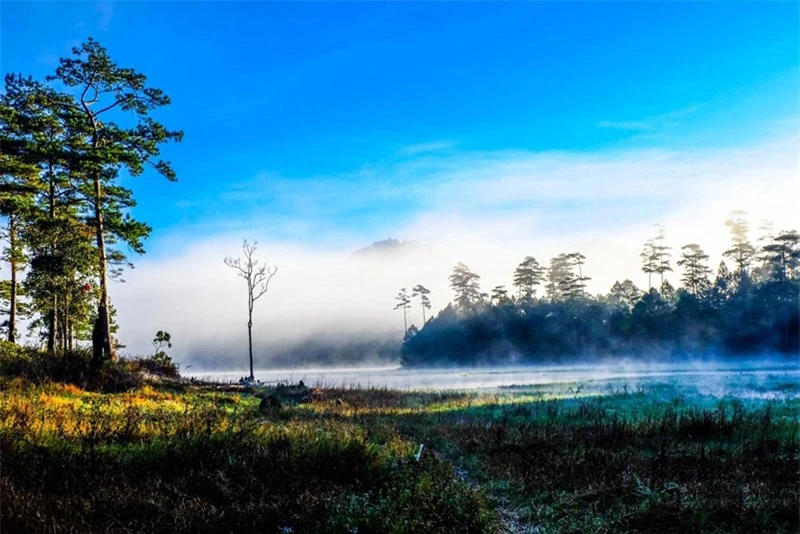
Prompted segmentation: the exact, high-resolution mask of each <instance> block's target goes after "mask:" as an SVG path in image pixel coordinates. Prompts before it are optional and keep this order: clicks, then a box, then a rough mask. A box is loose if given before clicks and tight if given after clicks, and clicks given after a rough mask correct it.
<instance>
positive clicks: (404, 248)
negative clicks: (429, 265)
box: [350, 239, 429, 258]
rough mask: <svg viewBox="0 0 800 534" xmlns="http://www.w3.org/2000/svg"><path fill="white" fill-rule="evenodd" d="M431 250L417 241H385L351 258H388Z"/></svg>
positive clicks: (354, 253)
mask: <svg viewBox="0 0 800 534" xmlns="http://www.w3.org/2000/svg"><path fill="white" fill-rule="evenodd" d="M427 250H429V249H428V247H426V246H424V245H421V244H420V243H417V242H416V241H410V240H403V241H400V240H398V239H383V240H381V241H376V242H374V243H373V244H371V245H369V246H368V247H364V248H361V249H358V250H356V251H355V252H353V253H352V254H351V255H350V257H351V258H388V257H397V256H404V255H406V254H416V253H419V252H424V251H427Z"/></svg>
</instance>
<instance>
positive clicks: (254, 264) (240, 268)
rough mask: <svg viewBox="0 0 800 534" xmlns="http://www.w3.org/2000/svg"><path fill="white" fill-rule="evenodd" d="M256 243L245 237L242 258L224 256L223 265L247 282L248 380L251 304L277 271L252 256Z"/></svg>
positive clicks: (251, 335) (267, 287) (251, 337)
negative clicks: (251, 242)
mask: <svg viewBox="0 0 800 534" xmlns="http://www.w3.org/2000/svg"><path fill="white" fill-rule="evenodd" d="M256 245H258V242H256V241H254V242H253V244H250V243H248V241H247V240H246V239H245V240H244V242H243V244H242V251H243V252H244V258H231V257H227V258H225V260H224V261H225V265H227V266H228V267H231V268H233V269H236V271H237V275H238V276H239V277H241V278H244V280H245V281H246V282H247V342H248V349H249V353H250V380H254V379H255V376H253V306H254V305H255V302H256V301H257V300H258V299H260V298H261V297H262V296H264V294H266V292H267V289H269V282H270V280H272V277H273V276H275V274H276V273H277V272H278V267H276V266H268V265H267V264H261V263H260V262H259V261H258V260H256V259H255V258H254V255H255V252H256Z"/></svg>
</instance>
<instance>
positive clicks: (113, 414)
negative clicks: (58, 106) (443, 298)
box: [0, 378, 800, 533]
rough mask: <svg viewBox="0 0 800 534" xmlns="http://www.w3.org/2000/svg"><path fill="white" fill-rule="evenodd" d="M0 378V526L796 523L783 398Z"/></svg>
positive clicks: (670, 389)
mask: <svg viewBox="0 0 800 534" xmlns="http://www.w3.org/2000/svg"><path fill="white" fill-rule="evenodd" d="M0 384H1V385H2V391H0V454H2V478H0V506H1V507H2V509H0V512H2V513H0V530H2V531H3V532H45V531H47V532H108V531H113V532H242V531H256V532H359V533H365V532H398V533H399V532H500V531H513V532H524V531H529V532H654V533H655V532H709V533H712V532H771V533H780V532H787V533H788V532H797V531H798V528H799V527H800V525H799V524H798V505H797V503H798V502H800V479H799V478H798V476H797V475H798V473H797V471H798V469H797V468H798V461H800V447H798V440H799V439H800V427H799V425H800V423H798V414H800V400H798V399H797V398H796V397H789V396H786V397H783V398H780V399H777V400H772V401H761V400H753V401H748V402H743V401H741V400H738V399H735V398H723V399H719V398H715V397H702V396H690V397H687V396H685V395H683V393H682V390H681V389H680V388H678V387H676V386H657V387H652V388H649V389H648V388H646V387H636V388H618V389H614V390H608V391H605V392H599V391H597V390H596V388H595V389H592V388H590V387H587V388H582V387H579V386H574V385H572V386H570V385H567V386H560V387H555V386H542V387H526V388H506V389H501V390H496V391H493V392H487V393H482V394H479V393H474V392H473V393H460V392H399V391H392V390H386V389H314V390H311V391H309V392H308V393H309V394H306V392H305V391H302V390H299V389H298V390H295V389H288V390H287V389H285V388H284V389H280V390H277V389H276V390H268V391H263V390H260V391H259V392H256V391H254V390H252V389H250V390H248V389H237V388H214V387H210V386H193V385H187V384H183V383H177V382H168V381H166V382H159V383H152V384H149V385H138V386H136V387H133V388H132V389H129V390H128V391H124V392H117V393H109V392H104V390H103V388H97V390H96V391H87V390H84V389H82V388H80V387H77V386H75V385H69V384H64V383H53V382H48V381H46V380H45V381H38V382H32V381H31V380H29V379H27V378H16V379H9V378H5V379H0ZM783 389H785V388H783ZM257 393H258V395H257ZM264 396H269V397H273V398H275V399H278V402H272V403H262V402H261V398H263V397H264ZM420 443H424V444H425V449H424V452H423V454H422V457H421V460H420V461H416V460H415V459H414V455H415V453H416V452H417V450H418V447H419V444H420ZM526 529H527V530H526Z"/></svg>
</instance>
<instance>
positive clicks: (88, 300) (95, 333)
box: [0, 39, 183, 363]
mask: <svg viewBox="0 0 800 534" xmlns="http://www.w3.org/2000/svg"><path fill="white" fill-rule="evenodd" d="M72 52H73V54H72V56H71V57H67V58H62V59H61V60H60V62H59V65H58V67H57V68H56V69H55V71H54V72H53V74H52V75H50V76H47V77H46V79H45V80H43V81H39V80H34V79H33V78H31V77H25V76H23V75H21V74H7V75H6V76H5V87H4V92H3V94H2V96H1V97H0V143H1V144H2V152H0V216H2V217H3V219H4V221H5V225H4V228H3V236H2V237H3V238H4V241H5V243H6V246H5V248H4V249H3V251H2V260H3V261H4V262H5V264H6V265H7V267H8V271H9V272H10V279H6V280H3V281H2V285H0V306H1V307H2V313H3V320H2V331H3V332H2V333H3V336H4V337H5V339H7V340H8V341H10V342H11V343H18V342H19V340H20V338H21V337H22V336H21V335H20V332H19V325H20V324H21V319H23V318H24V319H26V323H27V324H28V328H29V330H30V332H29V334H30V335H32V336H33V338H34V339H35V340H37V341H38V342H39V343H40V344H41V345H42V347H43V348H45V349H46V350H47V351H48V352H50V353H62V352H65V351H68V350H71V349H72V348H73V347H74V346H75V345H76V344H77V343H78V342H79V341H83V340H91V342H92V347H93V361H94V362H95V363H100V362H102V361H103V360H105V359H109V358H111V357H112V356H113V355H114V353H115V351H116V349H117V344H116V343H115V342H114V338H113V333H114V331H115V324H114V308H113V306H112V305H111V300H110V296H109V291H108V282H109V279H119V278H120V276H121V273H122V268H123V267H124V266H127V265H130V262H129V260H128V258H127V253H129V252H134V253H142V252H143V251H144V249H143V240H144V239H145V238H146V237H147V236H148V235H149V233H150V228H149V227H148V226H147V225H146V224H144V223H143V222H141V221H138V220H135V219H134V218H133V217H132V216H131V215H130V213H129V209H130V208H131V207H133V206H135V204H136V202H135V200H134V198H133V194H132V192H131V190H130V189H128V188H127V187H125V186H124V185H123V184H124V180H125V178H127V177H130V176H138V175H140V174H142V173H143V172H145V170H147V169H150V170H152V171H155V173H156V174H160V175H162V176H164V177H165V178H167V179H168V180H175V178H176V176H175V172H174V170H173V169H172V167H171V165H170V163H169V162H167V161H164V160H162V159H161V158H160V147H161V145H162V144H163V143H165V142H168V141H180V140H181V138H182V135H183V134H182V132H180V131H172V130H169V129H167V128H166V127H165V126H163V125H162V124H161V123H159V122H158V121H156V120H155V119H154V118H153V117H152V112H153V111H155V110H157V109H158V108H161V107H163V106H166V105H168V104H169V103H170V100H169V98H168V97H167V95H165V94H164V93H163V92H162V91H161V90H160V89H156V88H153V87H150V86H149V85H148V84H147V80H146V78H145V76H144V75H143V74H140V73H138V72H136V71H135V70H133V69H131V68H124V67H120V66H118V65H117V64H116V63H114V62H113V61H112V60H111V58H110V57H109V55H108V53H107V51H106V50H105V49H104V48H103V47H102V46H101V45H100V44H99V43H97V42H96V41H94V40H92V39H89V40H88V41H86V42H85V43H83V44H82V45H81V46H79V47H76V48H74V49H73V51H72Z"/></svg>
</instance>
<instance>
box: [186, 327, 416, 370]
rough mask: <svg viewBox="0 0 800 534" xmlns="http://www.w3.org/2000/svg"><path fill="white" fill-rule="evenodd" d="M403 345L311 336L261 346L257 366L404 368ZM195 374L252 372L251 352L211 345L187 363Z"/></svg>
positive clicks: (387, 337)
mask: <svg viewBox="0 0 800 534" xmlns="http://www.w3.org/2000/svg"><path fill="white" fill-rule="evenodd" d="M400 346H401V345H400V341H399V340H398V339H396V338H395V337H393V336H390V335H385V336H380V335H375V334H372V335H371V336H369V337H367V336H363V335H362V336H353V337H331V336H330V335H329V334H324V333H323V334H320V335H317V336H310V337H309V338H307V339H301V340H298V341H295V342H284V343H273V344H269V343H259V344H256V345H254V346H253V361H254V365H255V366H256V367H259V368H270V369H303V368H319V367H328V368H337V367H351V368H352V367H390V366H399V364H400ZM184 361H185V362H186V363H185V365H184V368H187V366H191V369H192V370H191V372H190V374H193V373H198V372H200V373H202V372H213V371H230V370H231V369H243V370H244V369H248V366H249V358H248V353H247V348H246V347H244V350H241V349H239V351H238V352H234V351H232V350H231V347H230V345H229V344H227V343H215V342H209V343H208V344H206V345H204V346H202V347H199V348H197V349H194V350H192V352H191V355H190V356H189V357H188V358H187V359H186V360H184Z"/></svg>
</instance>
